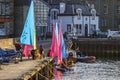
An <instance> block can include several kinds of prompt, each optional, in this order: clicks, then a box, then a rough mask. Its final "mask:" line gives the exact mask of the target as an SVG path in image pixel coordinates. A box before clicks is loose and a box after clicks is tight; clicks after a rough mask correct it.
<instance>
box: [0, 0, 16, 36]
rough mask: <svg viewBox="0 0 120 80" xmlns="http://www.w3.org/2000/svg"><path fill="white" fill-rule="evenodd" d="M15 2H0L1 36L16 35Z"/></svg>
mask: <svg viewBox="0 0 120 80" xmlns="http://www.w3.org/2000/svg"><path fill="white" fill-rule="evenodd" d="M13 31H14V0H0V36H2V37H12V36H13V34H14V32H13Z"/></svg>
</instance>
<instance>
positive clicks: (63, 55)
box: [62, 34, 67, 59]
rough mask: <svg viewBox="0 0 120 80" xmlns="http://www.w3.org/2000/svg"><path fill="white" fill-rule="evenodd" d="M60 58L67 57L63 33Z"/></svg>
mask: <svg viewBox="0 0 120 80" xmlns="http://www.w3.org/2000/svg"><path fill="white" fill-rule="evenodd" d="M62 58H63V59H66V58H67V54H66V48H65V42H64V37H63V34H62Z"/></svg>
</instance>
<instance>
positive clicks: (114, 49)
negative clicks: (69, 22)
mask: <svg viewBox="0 0 120 80" xmlns="http://www.w3.org/2000/svg"><path fill="white" fill-rule="evenodd" d="M77 47H79V50H80V51H81V52H82V53H83V54H84V55H89V56H91V55H92V56H96V57H97V58H107V59H108V58H110V59H119V57H120V40H108V39H85V40H84V39H82V40H81V39H78V40H73V47H72V48H73V49H75V48H77Z"/></svg>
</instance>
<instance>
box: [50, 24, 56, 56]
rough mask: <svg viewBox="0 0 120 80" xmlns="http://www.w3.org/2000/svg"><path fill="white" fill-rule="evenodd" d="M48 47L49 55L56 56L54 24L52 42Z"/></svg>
mask: <svg viewBox="0 0 120 80" xmlns="http://www.w3.org/2000/svg"><path fill="white" fill-rule="evenodd" d="M50 49H51V52H50V56H51V57H54V58H55V57H56V56H57V38H56V34H55V25H54V24H53V34H52V44H51V47H50Z"/></svg>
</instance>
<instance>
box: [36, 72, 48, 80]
mask: <svg viewBox="0 0 120 80" xmlns="http://www.w3.org/2000/svg"><path fill="white" fill-rule="evenodd" d="M38 75H40V76H42V77H44V78H45V79H47V80H49V78H47V77H46V76H44V75H42V74H41V73H38Z"/></svg>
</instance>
